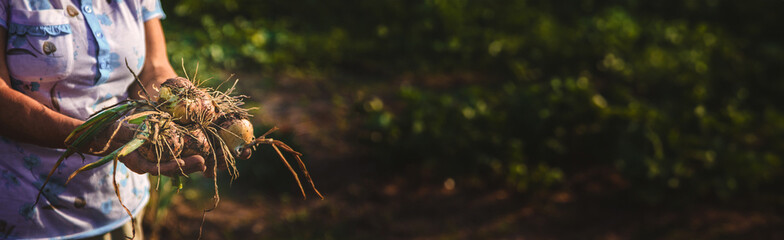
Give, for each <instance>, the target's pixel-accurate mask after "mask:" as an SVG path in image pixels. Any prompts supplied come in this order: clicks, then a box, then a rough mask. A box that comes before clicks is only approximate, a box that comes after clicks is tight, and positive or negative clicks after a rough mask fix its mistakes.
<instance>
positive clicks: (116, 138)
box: [79, 121, 212, 177]
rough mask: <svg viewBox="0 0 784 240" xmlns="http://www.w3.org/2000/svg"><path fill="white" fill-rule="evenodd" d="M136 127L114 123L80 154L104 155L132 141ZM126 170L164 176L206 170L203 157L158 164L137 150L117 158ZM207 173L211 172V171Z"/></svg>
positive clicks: (172, 160) (173, 159) (118, 122)
mask: <svg viewBox="0 0 784 240" xmlns="http://www.w3.org/2000/svg"><path fill="white" fill-rule="evenodd" d="M135 128H136V125H133V124H128V123H124V124H122V125H121V124H120V121H117V122H115V123H114V124H112V125H111V126H109V127H107V128H106V129H105V130H104V131H102V132H101V133H99V134H98V135H96V136H95V137H94V138H93V139H92V140H91V141H90V142H89V144H88V145H87V146H86V147H84V148H83V149H79V151H80V152H83V153H87V154H93V155H101V156H103V155H106V154H109V153H111V152H113V151H114V150H116V149H118V148H120V147H122V146H123V145H125V143H127V142H129V141H131V140H133V138H134V137H135V135H136V130H135ZM119 160H120V162H122V163H124V164H125V166H126V167H128V169H130V170H131V171H133V172H135V173H139V174H144V173H149V174H152V175H159V174H160V175H165V176H170V177H171V176H182V175H188V174H191V173H194V172H204V171H205V169H206V165H205V161H204V157H202V156H200V155H191V156H181V157H180V158H172V157H169V158H165V156H164V158H162V159H160V160H161V161H160V162H158V161H157V160H154V159H147V158H146V157H145V156H144V155H142V154H140V153H139V151H138V150H136V151H133V152H131V153H130V154H128V155H127V156H123V157H120V158H119ZM209 172H212V171H211V170H210V171H209Z"/></svg>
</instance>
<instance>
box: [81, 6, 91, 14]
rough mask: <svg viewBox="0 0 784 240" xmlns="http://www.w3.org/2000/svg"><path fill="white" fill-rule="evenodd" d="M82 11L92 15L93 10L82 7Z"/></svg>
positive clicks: (88, 7)
mask: <svg viewBox="0 0 784 240" xmlns="http://www.w3.org/2000/svg"><path fill="white" fill-rule="evenodd" d="M82 11H84V12H85V13H93V8H92V7H90V6H82Z"/></svg>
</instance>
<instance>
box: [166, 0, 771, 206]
mask: <svg viewBox="0 0 784 240" xmlns="http://www.w3.org/2000/svg"><path fill="white" fill-rule="evenodd" d="M782 7H784V2H782V1H776V0H756V1H722V0H678V1H638V0H615V1H592V0H586V1H562V0H556V1H523V0H520V1H502V0H486V1H466V0H424V1H423V0H418V1H414V0H380V1H359V0H346V1H304V0H303V1H275V0H273V1H238V0H230V1H215V0H209V1H202V0H199V1H196V0H186V1H164V10H165V11H166V12H167V13H168V15H169V18H168V19H167V20H166V21H164V24H165V28H166V29H167V37H168V39H169V43H168V46H169V50H170V53H171V57H172V59H173V62H177V63H178V62H179V60H180V59H181V58H182V59H186V60H187V61H193V60H198V61H200V62H201V63H202V66H208V68H207V69H208V71H213V72H220V71H228V72H231V71H257V72H260V73H264V74H271V75H272V76H275V74H278V73H281V72H286V71H305V72H309V73H313V74H319V75H322V76H327V77H326V78H328V79H329V76H345V75H350V76H358V77H356V79H362V81H359V82H360V83H359V84H360V85H361V84H363V83H368V84H370V83H372V84H374V85H373V86H378V85H381V86H383V87H376V88H370V90H368V91H369V92H370V93H369V94H367V95H366V97H363V98H356V99H354V100H351V99H349V100H346V101H349V103H348V104H349V105H352V106H355V108H353V112H352V113H351V116H352V117H356V118H360V119H364V120H363V121H362V122H361V124H358V125H354V127H356V128H357V130H356V132H357V134H356V135H355V136H356V138H357V140H358V141H359V142H361V143H364V144H366V146H368V147H369V148H370V149H371V150H372V151H371V152H372V153H373V156H374V159H375V160H377V161H379V164H381V165H383V166H385V167H396V166H397V167H401V166H408V165H411V164H414V165H416V166H419V167H421V168H423V169H429V170H430V171H433V172H436V174H438V175H444V176H453V175H459V176H475V177H479V178H485V179H495V180H498V179H500V180H502V181H504V182H506V183H508V184H509V185H510V187H513V188H515V189H518V190H520V191H525V190H528V189H530V188H532V187H546V186H550V185H552V184H558V183H561V182H563V181H564V180H566V179H568V178H569V176H570V175H571V174H574V173H576V172H579V171H581V170H582V169H586V168H590V167H594V166H610V167H613V168H615V169H617V170H618V171H619V172H621V173H622V174H623V176H624V177H625V178H626V179H627V180H628V181H630V182H631V186H632V189H634V190H635V191H636V192H637V193H638V194H639V196H641V197H642V198H643V199H645V200H650V201H654V202H655V201H659V200H661V199H662V198H665V197H666V194H665V193H666V192H668V191H675V192H681V193H688V194H694V195H696V196H703V197H714V196H718V197H722V198H723V197H729V196H732V195H733V194H736V193H748V192H754V191H776V188H775V185H776V184H775V183H776V182H778V181H780V180H782V159H781V158H782V156H784V155H782V149H784V148H783V147H784V140H782V138H781V137H780V136H781V135H782V133H784V109H782V105H781V104H779V103H778V101H777V100H776V99H777V98H778V96H779V95H780V94H781V93H783V92H784V91H783V90H784V81H781V76H782V71H783V70H784V66H783V65H784V34H782V31H781V30H780V28H779V25H780V23H781V22H783V21H784V19H782V17H781V16H782V15H781V14H780V13H779V10H780V9H783V8H782ZM187 61H186V62H187ZM401 79H402V80H401ZM332 84H333V85H335V86H337V87H341V86H342V85H341V84H343V83H341V82H333V83H332ZM374 89H375V90H374ZM392 169H394V168H392ZM490 181H493V180H490Z"/></svg>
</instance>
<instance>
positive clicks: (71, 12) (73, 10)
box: [65, 5, 79, 17]
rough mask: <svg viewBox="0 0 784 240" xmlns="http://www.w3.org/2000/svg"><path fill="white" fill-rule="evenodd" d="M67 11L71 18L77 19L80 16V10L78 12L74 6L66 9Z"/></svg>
mask: <svg viewBox="0 0 784 240" xmlns="http://www.w3.org/2000/svg"><path fill="white" fill-rule="evenodd" d="M65 10H66V11H67V12H68V15H69V16H71V17H76V16H78V15H79V10H76V8H75V7H74V6H73V5H68V7H66V8H65Z"/></svg>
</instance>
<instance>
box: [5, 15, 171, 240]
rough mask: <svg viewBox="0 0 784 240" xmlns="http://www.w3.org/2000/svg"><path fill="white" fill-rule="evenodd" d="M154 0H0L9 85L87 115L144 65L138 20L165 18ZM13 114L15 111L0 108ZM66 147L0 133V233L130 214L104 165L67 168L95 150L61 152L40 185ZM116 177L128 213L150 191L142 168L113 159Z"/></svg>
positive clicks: (52, 232)
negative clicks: (46, 145)
mask: <svg viewBox="0 0 784 240" xmlns="http://www.w3.org/2000/svg"><path fill="white" fill-rule="evenodd" d="M163 17H164V14H163V11H162V10H161V7H160V2H159V1H158V0H136V1H134V0H0V27H3V28H5V29H6V30H7V31H8V34H7V39H6V40H7V45H6V46H5V48H6V56H5V58H6V59H7V65H8V70H9V73H10V75H11V79H10V81H11V86H12V87H13V88H14V89H15V90H17V91H19V92H21V93H24V94H25V95H27V96H30V97H31V98H33V99H35V100H37V101H38V102H40V103H42V104H44V105H46V106H47V107H49V108H51V109H53V110H55V111H58V112H60V113H62V114H65V115H68V116H71V117H74V118H78V119H83V120H84V119H87V118H88V117H89V116H90V114H92V113H94V112H96V111H98V110H101V109H102V108H104V107H107V106H111V105H113V104H115V103H117V102H119V101H122V100H124V99H126V98H127V89H128V86H130V84H131V83H132V82H133V76H132V75H131V73H130V71H128V69H127V68H126V65H125V63H126V61H127V62H128V64H129V66H130V67H131V68H132V69H133V70H134V72H136V73H139V72H140V71H141V69H142V66H143V65H144V55H145V45H144V43H145V40H144V22H145V21H147V20H150V19H154V18H163ZM3 117H13V116H3ZM63 152H64V150H63V149H51V148H44V147H39V146H35V145H31V144H25V143H20V142H16V141H13V140H10V139H8V138H3V137H2V136H0V239H17V238H24V239H53V238H54V239H60V238H68V239H70V238H85V237H91V236H96V235H100V234H103V233H106V232H109V231H111V230H113V229H115V228H117V227H119V226H121V225H123V224H125V223H126V222H128V221H129V220H130V217H129V216H128V215H127V213H126V212H125V210H124V209H123V208H122V206H121V205H120V202H119V201H118V199H117V196H116V195H115V192H114V188H113V184H112V180H113V179H112V177H113V167H112V164H106V165H105V166H103V167H100V168H97V169H93V170H90V171H87V172H83V173H81V174H79V175H77V176H76V177H75V178H74V179H73V180H71V182H70V183H68V184H67V185H66V184H65V180H66V179H67V177H68V176H69V175H70V174H71V173H72V172H74V170H76V169H78V168H79V167H81V166H84V165H85V164H86V163H90V162H93V161H95V160H97V159H98V157H96V156H90V155H85V159H84V160H82V158H81V157H80V156H78V155H74V156H71V157H69V158H67V159H66V160H65V161H64V162H63V164H62V165H61V166H60V167H59V168H58V169H57V171H56V172H55V174H54V175H53V176H52V179H51V180H50V181H49V183H47V185H46V188H45V189H44V191H43V194H42V196H41V200H40V201H39V202H38V204H36V205H33V203H34V202H35V200H36V195H37V194H38V189H39V188H40V187H41V185H42V184H43V182H44V180H45V179H46V176H47V174H48V173H49V171H50V170H51V169H52V167H53V165H54V163H55V162H56V161H57V159H58V158H59V156H60V155H61V154H62V153H63ZM115 177H116V180H117V183H118V185H119V186H120V194H121V196H122V200H123V203H124V204H125V206H127V207H128V209H130V211H131V212H133V213H134V214H137V213H139V212H140V211H142V210H143V208H144V206H145V205H146V204H147V201H148V199H149V189H150V183H149V181H148V180H147V176H146V175H139V174H136V173H133V172H131V171H129V170H128V169H127V168H126V167H125V166H124V165H122V164H119V165H118V168H117V172H116V176H115Z"/></svg>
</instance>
